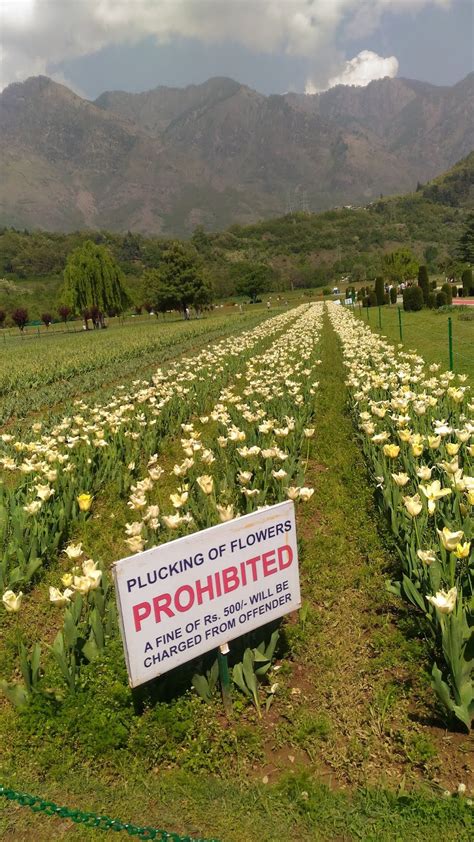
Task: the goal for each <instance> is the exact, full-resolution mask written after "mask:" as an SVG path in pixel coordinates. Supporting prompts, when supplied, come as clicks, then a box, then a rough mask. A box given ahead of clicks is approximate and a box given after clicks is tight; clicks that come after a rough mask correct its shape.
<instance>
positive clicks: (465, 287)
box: [461, 269, 474, 298]
mask: <svg viewBox="0 0 474 842" xmlns="http://www.w3.org/2000/svg"><path fill="white" fill-rule="evenodd" d="M461 280H462V291H463V296H464V298H467V297H468V296H469V295H471V294H472V293H471V290H472V288H473V285H474V284H473V280H472V269H465V270H464V272H463V273H462V278H461Z"/></svg>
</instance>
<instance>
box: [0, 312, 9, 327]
mask: <svg viewBox="0 0 474 842" xmlns="http://www.w3.org/2000/svg"><path fill="white" fill-rule="evenodd" d="M6 317H7V314H6V313H5V310H0V327H3V326H4V324H5V319H6Z"/></svg>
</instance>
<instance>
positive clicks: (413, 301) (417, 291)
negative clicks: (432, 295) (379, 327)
mask: <svg viewBox="0 0 474 842" xmlns="http://www.w3.org/2000/svg"><path fill="white" fill-rule="evenodd" d="M403 309H404V310H422V309H423V290H422V289H421V287H419V286H412V287H407V288H406V289H404V290H403Z"/></svg>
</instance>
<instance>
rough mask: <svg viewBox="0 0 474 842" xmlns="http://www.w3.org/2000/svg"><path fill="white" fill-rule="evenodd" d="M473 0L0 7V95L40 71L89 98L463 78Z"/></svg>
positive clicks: (71, 0)
mask: <svg viewBox="0 0 474 842" xmlns="http://www.w3.org/2000/svg"><path fill="white" fill-rule="evenodd" d="M473 10H474V5H473V3H472V0H0V32H1V34H0V88H3V87H5V85H8V84H9V83H10V82H15V81H22V80H23V79H26V78H27V77H28V76H32V75H37V74H39V73H42V74H46V75H48V76H51V77H53V78H54V79H57V80H58V81H61V82H64V83H65V84H67V85H69V86H70V87H72V88H74V89H75V90H76V91H77V92H78V93H81V94H82V95H84V96H87V97H89V98H91V99H93V98H95V97H96V96H98V94H99V93H101V92H102V91H104V90H113V89H121V90H128V91H143V90H147V89H149V88H153V87H156V86H157V85H173V86H179V87H182V86H184V85H188V84H193V83H196V84H197V83H200V82H203V81H205V80H206V79H208V78H209V77H211V76H230V77H232V78H234V79H237V80H238V81H240V82H243V83H245V84H247V85H250V86H251V87H253V88H256V89H257V90H259V91H261V92H263V93H283V92H285V91H289V90H293V91H300V92H303V91H306V92H308V93H313V92H315V91H318V90H324V89H326V88H328V87H331V86H333V85H335V84H339V83H342V84H358V85H361V84H368V82H370V81H371V79H376V78H380V77H382V76H397V75H398V76H406V77H409V78H414V79H422V80H425V81H428V82H432V83H434V84H438V85H446V84H448V85H449V84H453V83H455V82H457V81H459V80H460V79H461V78H463V77H464V76H466V75H467V74H468V73H469V72H471V71H472V70H473V67H474V57H473V44H474V20H473V16H474V11H473Z"/></svg>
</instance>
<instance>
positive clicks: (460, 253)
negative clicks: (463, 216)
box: [456, 213, 474, 264]
mask: <svg viewBox="0 0 474 842" xmlns="http://www.w3.org/2000/svg"><path fill="white" fill-rule="evenodd" d="M456 257H458V258H459V259H460V260H462V261H464V262H465V263H472V264H474V213H471V214H470V215H469V216H468V218H467V223H466V227H465V229H464V231H463V232H462V234H461V236H460V238H459V241H458V245H457V248H456Z"/></svg>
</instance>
